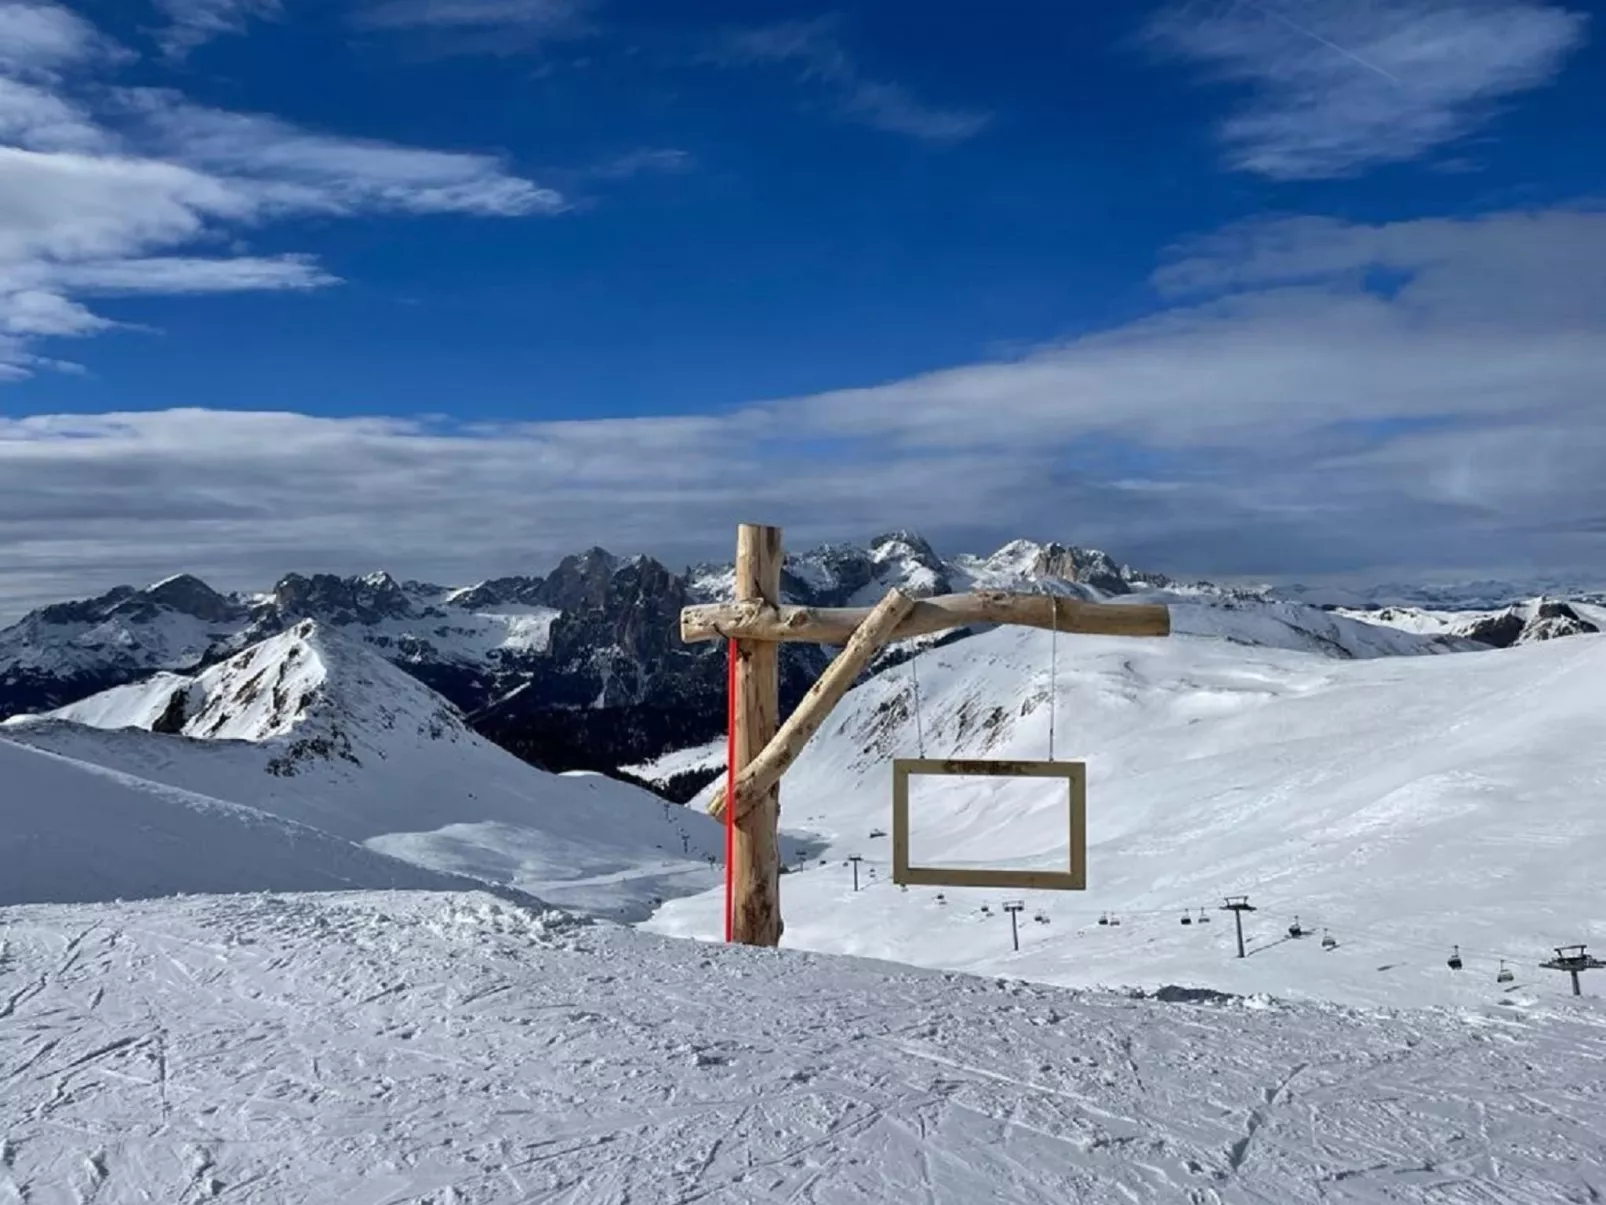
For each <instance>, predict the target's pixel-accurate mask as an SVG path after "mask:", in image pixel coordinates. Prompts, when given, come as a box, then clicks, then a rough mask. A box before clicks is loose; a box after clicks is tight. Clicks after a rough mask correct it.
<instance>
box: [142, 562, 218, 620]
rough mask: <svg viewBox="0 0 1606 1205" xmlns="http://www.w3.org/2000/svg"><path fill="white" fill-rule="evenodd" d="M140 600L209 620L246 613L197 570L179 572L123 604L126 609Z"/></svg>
mask: <svg viewBox="0 0 1606 1205" xmlns="http://www.w3.org/2000/svg"><path fill="white" fill-rule="evenodd" d="M136 601H143V602H146V603H149V604H151V605H153V606H158V607H167V608H168V609H170V610H173V611H178V612H180V613H182V614H184V615H193V616H195V618H197V619H204V620H206V621H207V622H208V623H225V622H227V621H229V620H231V619H237V618H239V616H240V615H241V614H242V613H243V611H242V608H241V606H240V604H239V603H237V602H235V601H234V600H233V599H231V598H229V597H227V596H226V595H223V594H219V593H218V592H217V591H216V590H214V589H212V587H211V586H209V585H207V584H206V583H205V582H203V581H202V580H201V579H200V578H198V577H196V576H195V575H194V574H193V573H179V574H175V575H174V576H172V577H169V578H165V579H163V580H162V581H159V582H157V583H156V584H155V585H153V586H147V587H146V588H145V589H143V590H140V591H138V592H137V593H135V594H133V595H132V596H131V597H130V598H129V599H127V600H125V601H124V602H123V603H122V604H120V608H122V609H126V608H127V607H128V606H129V605H130V604H132V603H135V602H136Z"/></svg>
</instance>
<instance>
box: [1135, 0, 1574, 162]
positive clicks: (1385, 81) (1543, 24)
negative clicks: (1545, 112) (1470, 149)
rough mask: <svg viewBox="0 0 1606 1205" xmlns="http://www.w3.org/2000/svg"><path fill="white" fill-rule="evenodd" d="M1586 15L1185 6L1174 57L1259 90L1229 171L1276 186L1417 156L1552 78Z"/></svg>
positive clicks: (1493, 5) (1519, 3)
mask: <svg viewBox="0 0 1606 1205" xmlns="http://www.w3.org/2000/svg"><path fill="white" fill-rule="evenodd" d="M1586 30H1587V19H1586V18H1585V17H1584V15H1583V14H1582V13H1577V12H1572V11H1569V10H1567V9H1565V8H1562V7H1560V6H1558V5H1555V4H1551V3H1547V2H1544V0H1230V2H1224V0H1208V2H1206V0H1185V2H1179V3H1175V4H1173V5H1171V6H1170V7H1169V8H1167V9H1165V10H1163V11H1162V13H1161V14H1160V16H1159V17H1158V18H1157V19H1156V20H1155V21H1154V22H1153V24H1152V26H1151V27H1150V33H1151V35H1152V37H1153V38H1154V40H1155V42H1156V44H1157V45H1159V46H1160V47H1162V48H1163V49H1165V50H1166V51H1168V52H1170V53H1172V54H1175V55H1178V56H1182V57H1185V58H1189V59H1193V60H1196V61H1199V62H1202V63H1204V64H1206V65H1207V66H1208V67H1209V69H1210V70H1211V71H1212V73H1213V74H1214V75H1215V76H1216V77H1218V78H1220V79H1222V80H1225V81H1229V82H1232V83H1241V84H1248V85H1250V86H1251V87H1252V88H1253V90H1254V91H1253V94H1252V95H1251V97H1250V98H1249V100H1248V101H1247V103H1246V104H1245V106H1244V107H1243V108H1242V109H1240V111H1239V112H1237V113H1236V114H1235V115H1233V116H1232V117H1230V118H1228V119H1227V121H1226V122H1225V123H1224V124H1223V125H1222V127H1221V137H1222V140H1223V142H1224V143H1225V144H1226V148H1227V153H1228V156H1229V159H1230V161H1231V163H1232V164H1233V166H1234V167H1237V168H1240V169H1242V170H1245V171H1252V172H1257V173H1259V174H1261V175H1265V176H1270V177H1272V178H1274V179H1283V180H1298V179H1320V178H1325V177H1336V176H1346V175H1352V174H1354V173H1356V172H1359V171H1361V170H1363V169H1365V168H1368V167H1372V166H1375V165H1377V164H1382V163H1393V162H1403V161H1407V160H1412V159H1416V158H1418V157H1420V156H1422V155H1424V154H1426V153H1427V152H1429V151H1431V150H1433V149H1435V148H1437V147H1440V146H1442V145H1445V144H1447V143H1449V142H1452V141H1454V140H1455V139H1457V138H1460V137H1461V136H1463V135H1465V134H1467V133H1469V132H1470V131H1472V130H1474V129H1475V128H1477V127H1478V126H1479V125H1480V124H1482V123H1483V122H1484V121H1485V120H1487V118H1488V117H1489V116H1490V115H1491V114H1492V113H1493V112H1495V106H1496V102H1498V101H1500V100H1502V99H1504V98H1506V97H1509V96H1512V95H1515V94H1516V93H1519V92H1523V91H1526V90H1528V89H1532V88H1536V87H1539V86H1540V85H1542V84H1545V83H1547V82H1548V81H1549V80H1550V79H1552V78H1553V77H1554V76H1555V75H1556V73H1557V72H1559V71H1560V70H1561V68H1562V65H1563V63H1564V61H1565V59H1566V57H1567V54H1568V52H1569V51H1571V50H1572V49H1574V48H1575V47H1576V46H1578V45H1579V44H1580V43H1581V42H1582V41H1583V40H1584V37H1585V34H1586Z"/></svg>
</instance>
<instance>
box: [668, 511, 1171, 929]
mask: <svg viewBox="0 0 1606 1205" xmlns="http://www.w3.org/2000/svg"><path fill="white" fill-rule="evenodd" d="M782 559H783V557H782V552H781V529H780V528H779V527H763V526H759V525H757V524H752V523H744V524H742V525H741V526H739V527H738V528H737V529H736V598H735V601H734V602H729V603H710V604H707V605H704V606H696V607H687V608H685V609H684V610H683V611H682V612H681V613H680V638H681V639H682V640H683V641H686V642H688V643H693V642H696V641H702V640H725V639H729V640H734V641H736V675H735V678H736V688H735V689H736V698H735V701H734V702H735V706H734V708H733V711H734V714H735V717H736V723H735V729H734V741H733V745H734V755H735V765H736V787H735V790H734V792H732V793H733V794H734V796H735V800H734V804H735V810H736V821H735V830H736V831H735V841H734V845H735V849H734V852H733V855H732V866H731V868H730V873H731V874H732V876H733V879H734V883H733V900H732V909H733V917H732V930H731V933H732V937H733V939H734V940H735V941H738V942H741V943H743V944H745V945H754V946H774V945H779V944H780V940H781V933H782V931H783V930H784V928H785V926H784V925H783V924H782V922H781V880H780V867H781V856H780V782H781V776H782V775H783V774H785V773H786V770H787V767H789V766H790V765H791V764H792V763H793V762H794V761H796V760H797V757H798V754H800V753H801V752H802V751H803V747H804V746H805V745H806V744H807V743H808V740H809V738H810V737H811V736H813V735H814V734H815V733H816V732H818V731H819V729H820V726H821V725H822V724H823V723H824V722H825V719H826V717H827V716H829V715H830V714H831V709H832V708H833V707H835V706H836V704H837V702H838V701H839V700H840V699H841V698H842V696H843V695H845V694H846V693H847V692H848V689H849V688H850V687H851V686H852V685H853V683H854V681H855V680H856V679H857V678H858V676H859V674H860V673H861V672H862V671H863V669H864V667H865V666H866V665H868V664H869V662H870V659H871V658H872V657H873V656H874V655H875V653H876V650H877V649H879V648H881V647H883V646H884V645H886V644H888V643H889V642H891V641H895V640H906V639H908V638H909V637H911V636H924V635H928V634H930V633H932V632H942V631H947V630H949V629H951V628H959V627H965V626H966V625H969V624H973V623H976V624H999V623H1003V624H1015V625H1020V626H1024V627H1033V628H1045V629H1048V630H1051V631H1056V632H1069V633H1076V634H1082V635H1099V636H1168V635H1170V633H1171V615H1170V612H1169V610H1168V609H1167V608H1166V607H1164V606H1163V605H1156V604H1130V605H1129V604H1109V603H1086V602H1079V601H1077V600H1075V599H1068V598H1059V597H1056V596H1054V595H1046V594H1009V593H1005V592H1003V591H990V590H989V591H978V592H976V593H971V594H945V595H940V596H938V597H936V598H926V599H920V600H918V601H917V600H915V599H912V598H910V597H908V596H907V595H905V594H903V593H902V592H901V591H898V590H889V591H888V592H887V595H886V597H885V598H883V599H882V600H881V601H880V602H879V603H878V604H877V605H876V606H874V607H865V608H850V607H783V606H781V605H780V594H781V562H782ZM783 641H790V642H793V643H803V644H825V645H840V646H841V647H842V651H841V652H840V653H838V654H837V656H836V659H835V660H834V661H832V662H831V664H830V665H829V666H827V667H826V669H825V672H824V673H822V674H821V675H820V679H819V681H817V682H816V683H815V684H814V685H813V686H812V687H810V688H809V691H808V693H807V694H806V695H804V696H803V700H802V702H800V703H799V704H798V705H797V708H796V710H794V711H793V712H792V714H791V715H790V716H789V717H787V720H786V723H785V724H782V723H781V722H780V709H781V707H780V699H781V696H780V668H779V667H780V656H779V654H780V644H781V643H782V642H783ZM728 806H731V800H729V799H727V797H726V792H724V791H721V792H720V793H719V795H718V796H717V798H716V799H715V800H714V802H713V803H712V804H711V805H710V807H709V809H708V810H709V811H710V812H711V813H712V814H713V815H715V816H721V817H722V816H724V814H725V809H726V808H727V807H728Z"/></svg>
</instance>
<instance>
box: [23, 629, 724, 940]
mask: <svg viewBox="0 0 1606 1205" xmlns="http://www.w3.org/2000/svg"><path fill="white" fill-rule="evenodd" d="M151 727H161V728H164V729H166V731H165V732H151V731H147V729H149V728H151ZM0 731H3V732H4V733H6V734H7V735H8V736H10V737H12V738H13V739H16V740H19V741H26V742H28V743H29V744H32V745H35V746H37V747H40V748H45V749H50V750H53V751H55V752H58V753H61V754H64V755H66V756H69V757H73V758H77V759H80V760H83V761H88V762H92V763H95V764H99V765H104V766H109V767H112V768H115V769H118V770H120V771H123V772H126V773H131V774H135V775H137V776H139V777H142V778H145V779H149V780H151V781H155V782H161V783H166V784H169V785H172V786H176V787H180V788H182V789H184V790H189V791H194V792H197V793H199V794H203V795H207V796H210V797H213V798H218V799H227V800H230V801H232V802H235V803H240V804H245V805H248V806H250V807H254V808H257V809H260V810H262V811H264V812H267V813H269V814H271V815H274V816H278V817H283V818H285V819H288V820H293V821H295V822H297V823H300V824H305V825H310V826H312V827H314V828H317V829H319V830H322V831H323V832H325V833H329V834H332V835H334V836H338V837H342V838H345V839H347V840H350V841H357V842H366V843H367V844H368V845H370V846H371V847H372V848H374V849H377V850H380V851H382V852H385V853H388V854H393V855H396V856H398V857H402V858H406V859H408V860H410V861H413V862H416V863H418V864H419V865H423V866H427V867H430V868H432V869H436V870H441V871H445V872H450V873H458V874H466V875H471V876H474V877H477V878H483V879H486V880H489V881H491V882H497V883H506V884H509V885H511V886H515V887H517V888H519V889H521V890H525V891H529V892H531V893H533V894H535V895H537V896H539V897H540V898H542V899H547V900H550V901H552V902H553V903H555V904H559V905H562V906H572V907H576V908H581V909H584V910H587V911H594V912H599V913H604V914H607V915H614V916H635V915H639V914H642V913H643V912H644V910H646V909H648V908H649V907H650V906H651V905H652V903H653V901H654V900H656V899H658V898H661V897H664V896H667V895H672V894H676V893H678V892H684V891H687V890H693V889H695V890H701V889H704V888H706V887H708V886H710V885H712V884H713V883H714V882H716V881H717V872H716V870H715V869H714V868H713V867H712V866H711V865H710V862H709V859H711V858H714V857H717V856H718V855H719V853H720V851H721V849H722V841H723V837H722V833H721V832H720V829H719V827H718V825H717V824H715V823H714V822H713V821H712V820H710V819H708V818H707V817H705V816H701V815H696V814H692V813H688V812H687V811H685V810H684V809H681V808H677V807H671V806H669V805H666V804H665V803H663V801H661V800H659V799H657V798H655V797H654V796H653V795H652V794H650V793H649V792H647V791H644V790H641V789H639V788H637V787H633V786H630V785H628V784H625V783H621V782H615V781H613V780H611V779H606V778H600V777H588V778H580V779H577V778H568V777H562V776H559V775H554V774H547V773H545V772H543V771H540V770H537V769H535V768H533V767H531V766H529V765H527V764H525V763H523V762H521V761H519V760H518V759H516V758H514V757H512V756H511V755H510V754H508V753H506V752H504V751H503V750H501V749H499V748H497V747H496V746H494V745H492V744H490V743H489V742H487V741H485V740H483V739H482V738H480V737H479V736H477V735H475V734H474V733H473V732H472V731H471V730H470V729H469V728H468V727H467V726H466V725H465V724H464V722H463V720H462V719H461V717H460V716H459V715H458V713H457V712H456V710H455V709H454V708H452V707H451V705H450V704H448V703H447V702H446V701H445V700H444V699H442V698H441V697H440V696H439V695H436V694H435V693H434V692H433V691H431V690H429V689H428V688H427V687H425V686H424V685H423V684H422V683H420V682H418V681H417V680H416V679H414V678H413V677H411V676H410V675H408V674H406V673H403V672H402V671H401V670H399V669H397V668H396V667H395V666H393V665H391V664H389V663H388V662H386V661H385V660H384V659H382V658H380V657H378V656H377V655H375V654H373V653H371V652H369V651H368V650H367V649H366V648H364V647H363V646H361V645H358V644H355V643H353V642H351V641H348V640H345V639H343V638H341V637H340V636H338V635H336V634H334V633H331V632H328V631H326V630H324V629H322V628H321V627H320V626H319V625H317V624H315V623H313V622H312V621H310V620H308V621H303V622H302V623H300V624H298V625H296V626H295V627H294V628H292V629H290V630H289V631H287V632H285V633H283V634H281V635H279V636H275V637H273V638H271V639H269V640H265V641H263V642H261V643H260V644H257V645H254V646H252V647H251V648H249V649H246V650H245V651H243V652H241V653H239V654H237V655H236V656H234V657H232V658H230V659H229V660H227V661H224V662H221V663H219V664H217V665H215V666H213V667H211V668H210V669H208V670H206V671H204V672H203V673H201V674H198V675H195V676H193V677H184V676H179V675H172V674H162V675H158V676H156V677H155V678H152V679H151V680H150V681H148V682H146V683H142V684H139V685H135V686H129V687H123V688H119V689H116V690H113V691H109V692H106V693H105V694H102V695H97V696H94V697H92V698H90V699H87V700H84V701H82V702H80V703H76V704H73V705H71V706H69V707H67V708H63V709H61V710H60V711H57V712H54V713H50V714H49V715H47V716H43V717H17V718H14V719H13V720H10V721H8V722H7V723H6V724H5V725H4V727H3V728H0Z"/></svg>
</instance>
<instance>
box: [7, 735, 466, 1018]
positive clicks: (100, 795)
mask: <svg viewBox="0 0 1606 1205" xmlns="http://www.w3.org/2000/svg"><path fill="white" fill-rule="evenodd" d="M0 782H3V783H4V784H5V787H4V799H5V802H4V806H3V808H0V816H3V819H4V823H3V824H0V868H3V869H0V904H16V903H47V902H48V903H77V902H82V901H104V900H117V899H125V898H127V899H137V898H140V897H145V896H152V895H170V894H173V893H176V892H207V891H319V890H351V889H354V888H389V887H404V888H425V889H431V890H458V891H461V890H464V889H465V888H469V887H472V886H474V884H472V883H470V882H469V881H467V880H464V879H454V878H450V877H448V876H445V875H440V874H436V873H434V872H432V871H428V870H425V869H422V868H421V867H418V866H413V865H410V864H409V863H406V862H399V861H397V860H396V859H394V858H388V857H385V856H383V855H381V854H379V853H376V852H375V851H373V850H370V849H365V848H364V847H363V846H361V845H355V844H353V843H352V842H350V841H342V840H340V839H339V838H337V837H331V836H330V835H329V834H327V833H322V832H319V831H318V830H317V829H313V828H308V827H306V826H305V825H300V824H296V823H294V822H292V821H289V820H284V819H281V818H279V817H277V816H270V815H268V814H266V813H264V812H260V811H257V810H255V809H254V808H247V807H241V806H240V805H238V804H234V803H228V802H225V801H223V800H221V799H211V798H208V797H206V796H204V795H197V794H194V793H192V792H189V791H181V790H178V789H177V788H174V787H170V786H165V785H163V784H161V783H154V782H148V781H145V780H143V779H140V778H136V777H134V776H133V775H131V774H122V773H118V772H117V771H114V770H108V769H106V768H104V767H102V766H94V765H89V764H87V763H85V762H81V761H75V760H73V759H71V758H67V757H61V756H58V755H57V754H54V753H47V752H45V751H44V750H42V749H33V748H30V747H28V746H26V745H19V744H17V743H15V742H13V741H9V740H5V739H0ZM5 981H6V980H5V976H4V975H3V974H0V995H4V986H3V985H4V983H5Z"/></svg>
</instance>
